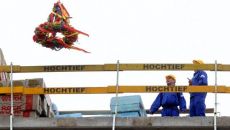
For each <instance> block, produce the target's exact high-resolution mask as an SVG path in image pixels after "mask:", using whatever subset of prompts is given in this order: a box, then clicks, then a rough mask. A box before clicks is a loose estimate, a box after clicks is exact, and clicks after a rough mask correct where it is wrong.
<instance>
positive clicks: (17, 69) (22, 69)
mask: <svg viewBox="0 0 230 130" xmlns="http://www.w3.org/2000/svg"><path fill="white" fill-rule="evenodd" d="M116 66H117V64H102V65H47V66H19V65H15V66H13V72H14V73H27V72H76V71H116V70H117V67H116ZM195 69H202V70H210V71H214V70H215V64H162V63H159V64H151V63H149V64H148V63H143V64H119V70H120V71H138V70H140V71H148V70H152V71H162V70H180V71H181V70H195ZM217 70H218V71H230V65H229V64H225V65H224V64H218V65H217ZM0 72H10V66H0Z"/></svg>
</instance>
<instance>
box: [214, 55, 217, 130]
mask: <svg viewBox="0 0 230 130" xmlns="http://www.w3.org/2000/svg"><path fill="white" fill-rule="evenodd" d="M216 118H217V61H216V60H215V108H214V130H217V123H216V122H217V121H216V120H217V119H216Z"/></svg>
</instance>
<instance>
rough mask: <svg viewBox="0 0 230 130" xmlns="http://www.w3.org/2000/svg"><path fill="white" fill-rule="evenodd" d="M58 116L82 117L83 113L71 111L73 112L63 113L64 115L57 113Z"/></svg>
mask: <svg viewBox="0 0 230 130" xmlns="http://www.w3.org/2000/svg"><path fill="white" fill-rule="evenodd" d="M55 117H56V118H67V117H73V118H75V117H82V114H81V113H71V114H62V115H56V116H55Z"/></svg>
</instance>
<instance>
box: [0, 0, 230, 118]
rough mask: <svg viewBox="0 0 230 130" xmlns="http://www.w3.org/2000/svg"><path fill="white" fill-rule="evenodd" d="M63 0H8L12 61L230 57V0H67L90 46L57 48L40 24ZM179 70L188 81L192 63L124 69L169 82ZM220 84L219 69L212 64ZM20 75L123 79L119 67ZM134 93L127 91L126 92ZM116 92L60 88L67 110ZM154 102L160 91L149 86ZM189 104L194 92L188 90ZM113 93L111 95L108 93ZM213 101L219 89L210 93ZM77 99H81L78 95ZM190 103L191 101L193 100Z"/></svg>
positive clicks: (5, 31) (4, 40)
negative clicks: (39, 36) (38, 35)
mask: <svg viewBox="0 0 230 130" xmlns="http://www.w3.org/2000/svg"><path fill="white" fill-rule="evenodd" d="M55 2H56V0H49V1H47V0H20V1H19V0H4V1H3V0H2V1H1V2H0V12H1V20H0V25H1V30H0V37H1V41H0V47H1V48H2V50H3V52H4V55H5V59H6V61H7V63H8V64H9V63H10V62H13V64H15V65H67V64H75V65H77V64H104V63H116V62H117V60H120V62H121V63H191V62H192V60H193V59H197V58H199V59H203V60H204V62H206V63H214V62H215V60H217V62H218V63H222V64H229V63H230V58H229V48H228V47H227V46H229V43H230V38H229V36H230V17H229V14H230V8H229V6H230V1H228V0H61V2H62V3H63V4H64V6H65V7H66V8H67V10H68V11H69V13H70V16H71V17H72V19H71V21H70V24H71V25H72V26H73V27H75V28H76V29H78V30H81V31H83V32H85V33H88V34H89V35H90V37H85V36H80V37H79V43H75V45H76V46H78V47H81V48H83V49H86V50H87V51H90V52H91V53H90V54H86V53H83V52H80V51H76V50H69V49H62V50H60V51H53V50H51V49H48V48H44V47H42V46H41V45H39V44H37V43H35V42H33V40H32V37H33V35H34V29H35V28H36V27H37V26H38V25H39V24H41V23H43V22H45V21H46V20H47V18H48V15H49V14H50V12H51V10H52V7H53V4H54V3H55ZM166 74H175V75H176V77H177V85H187V77H189V78H191V77H192V74H193V72H192V71H183V72H178V71H170V72H169V71H164V72H156V71H149V72H121V73H120V78H119V84H120V85H165V77H164V76H165V75H166ZM208 76H209V84H210V85H214V83H215V81H214V72H208ZM229 77H230V73H229V72H221V73H220V72H219V73H218V84H219V85H228V86H229V85H230V82H229ZM14 78H15V79H25V78H44V80H45V82H46V86H47V87H64V86H67V87H84V86H90V87H92V86H107V85H115V84H116V72H93V73H91V72H80V73H79V72H78V73H77V72H75V73H74V72H71V73H27V74H15V75H14ZM122 95H127V94H122ZM112 96H115V95H112V94H110V95H52V100H53V102H55V103H56V104H57V106H58V108H59V110H83V109H87V110H94V109H107V110H108V109H109V104H110V98H111V97H112ZM141 96H142V100H143V102H144V105H145V108H146V109H149V107H150V105H151V103H152V101H153V100H154V99H155V96H156V94H141ZM185 96H186V100H187V104H188V103H189V95H188V94H185ZM105 97H106V98H105ZM229 97H230V96H229V95H227V94H223V95H219V96H218V100H219V105H218V111H219V112H221V115H230V111H229V109H230V104H229V101H227V99H228V98H229ZM207 98H208V99H207V101H206V103H207V108H213V107H214V97H213V95H212V94H209V95H208V97H207ZM73 99H74V100H73ZM187 106H188V105H187Z"/></svg>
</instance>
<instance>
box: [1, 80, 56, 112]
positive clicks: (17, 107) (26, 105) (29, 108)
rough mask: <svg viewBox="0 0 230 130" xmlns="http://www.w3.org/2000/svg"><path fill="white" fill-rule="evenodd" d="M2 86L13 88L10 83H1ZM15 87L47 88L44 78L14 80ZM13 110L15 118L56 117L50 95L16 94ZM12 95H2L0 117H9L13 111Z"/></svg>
mask: <svg viewBox="0 0 230 130" xmlns="http://www.w3.org/2000/svg"><path fill="white" fill-rule="evenodd" d="M1 86H11V85H10V83H9V82H3V81H2V82H1V83H0V87H1ZM13 86H14V87H16V86H24V87H45V83H44V81H43V79H42V78H38V79H26V80H14V81H13ZM13 97H14V98H13V99H14V102H13V108H14V115H15V116H22V117H54V114H53V112H52V108H51V107H52V103H51V99H50V97H49V95H22V94H14V96H13ZM10 101H11V97H10V95H0V116H9V114H10V109H11V106H10V105H11V102H10Z"/></svg>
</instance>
